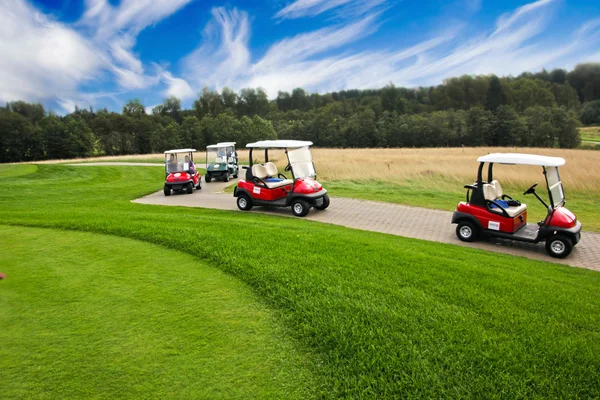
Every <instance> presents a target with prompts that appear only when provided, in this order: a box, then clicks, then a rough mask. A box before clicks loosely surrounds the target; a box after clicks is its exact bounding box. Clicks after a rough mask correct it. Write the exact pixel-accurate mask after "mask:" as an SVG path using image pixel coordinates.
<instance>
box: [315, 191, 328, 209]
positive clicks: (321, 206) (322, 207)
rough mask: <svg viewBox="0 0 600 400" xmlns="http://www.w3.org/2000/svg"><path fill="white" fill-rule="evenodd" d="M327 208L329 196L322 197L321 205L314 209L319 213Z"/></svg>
mask: <svg viewBox="0 0 600 400" xmlns="http://www.w3.org/2000/svg"><path fill="white" fill-rule="evenodd" d="M327 207H329V195H328V194H326V195H325V196H323V204H321V205H320V206H317V207H315V208H316V209H317V210H319V211H322V210H324V209H326V208H327Z"/></svg>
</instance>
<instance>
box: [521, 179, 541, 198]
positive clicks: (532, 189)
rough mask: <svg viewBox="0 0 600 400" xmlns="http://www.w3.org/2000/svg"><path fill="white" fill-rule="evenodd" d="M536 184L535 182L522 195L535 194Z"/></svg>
mask: <svg viewBox="0 0 600 400" xmlns="http://www.w3.org/2000/svg"><path fill="white" fill-rule="evenodd" d="M538 183H539V182H536V183H534V184H533V185H531V187H530V188H529V189H527V190H526V191H525V192H524V193H523V196H525V195H526V194H531V193H535V187H536V186H537V185H538Z"/></svg>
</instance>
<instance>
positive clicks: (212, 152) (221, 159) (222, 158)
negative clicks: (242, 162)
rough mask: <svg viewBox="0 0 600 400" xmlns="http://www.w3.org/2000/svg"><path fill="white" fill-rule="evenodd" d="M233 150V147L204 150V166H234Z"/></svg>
mask: <svg viewBox="0 0 600 400" xmlns="http://www.w3.org/2000/svg"><path fill="white" fill-rule="evenodd" d="M234 163H235V149H234V148H233V146H228V147H209V148H208V149H207V150H206V165H213V166H214V165H215V164H217V165H218V164H223V165H226V164H234Z"/></svg>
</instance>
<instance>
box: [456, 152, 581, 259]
mask: <svg viewBox="0 0 600 400" xmlns="http://www.w3.org/2000/svg"><path fill="white" fill-rule="evenodd" d="M477 161H478V162H479V163H480V164H479V170H478V173H477V182H475V183H473V184H472V185H466V186H465V189H467V198H466V201H461V202H460V203H459V204H458V207H457V209H456V211H454V214H453V216H452V223H453V224H457V227H456V236H458V238H459V239H460V240H462V241H465V242H472V241H474V240H475V239H476V238H477V237H478V236H487V237H495V238H502V239H510V240H516V241H521V242H529V243H538V242H541V241H545V242H546V251H547V252H548V254H549V255H550V256H552V257H556V258H564V257H567V256H568V255H569V254H570V253H571V250H572V249H573V246H575V245H576V244H577V243H578V242H579V239H580V238H581V223H580V222H579V221H578V220H577V217H576V216H575V215H574V214H573V213H572V212H571V211H569V210H568V209H567V208H566V207H565V193H564V190H563V186H562V182H561V180H560V175H559V173H558V167H560V166H562V165H564V164H565V160H564V159H562V158H559V157H545V156H538V155H532V154H515V153H495V154H488V155H486V156H483V157H479V158H478V159H477ZM486 163H487V164H488V168H487V181H484V180H483V171H484V166H485V164H486ZM494 164H507V165H534V166H540V167H542V170H543V173H544V177H545V181H546V188H547V191H548V197H549V203H550V204H548V203H546V202H545V201H544V200H543V199H542V197H540V195H539V194H538V193H536V191H535V188H536V187H537V185H538V184H537V183H535V184H533V185H531V187H530V188H529V189H527V190H526V191H525V192H524V193H523V195H529V194H532V195H534V196H535V197H536V198H537V199H538V200H539V201H540V202H541V203H542V204H543V206H544V207H545V208H546V209H547V210H548V214H547V216H546V218H545V219H544V220H543V221H540V222H538V223H537V224H528V223H527V205H526V204H521V203H520V202H519V201H516V200H515V199H513V198H512V197H510V196H508V195H506V194H504V193H503V191H502V186H501V185H500V183H499V182H498V181H497V180H494V176H493V167H494Z"/></svg>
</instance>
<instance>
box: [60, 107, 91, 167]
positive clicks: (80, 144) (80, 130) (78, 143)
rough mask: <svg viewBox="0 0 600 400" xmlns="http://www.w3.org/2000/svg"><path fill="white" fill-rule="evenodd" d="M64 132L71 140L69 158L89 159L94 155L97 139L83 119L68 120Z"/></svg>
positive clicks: (70, 118)
mask: <svg viewBox="0 0 600 400" xmlns="http://www.w3.org/2000/svg"><path fill="white" fill-rule="evenodd" d="M64 132H65V135H66V136H67V137H68V138H69V158H72V157H88V156H91V155H92V154H93V153H94V149H95V146H96V138H95V136H94V134H93V132H92V130H91V129H90V127H89V126H88V125H87V124H86V122H85V120H84V119H83V118H77V117H68V118H66V119H65V131H64Z"/></svg>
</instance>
